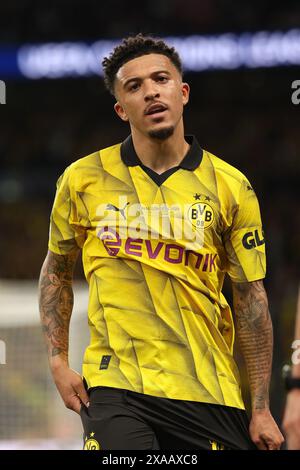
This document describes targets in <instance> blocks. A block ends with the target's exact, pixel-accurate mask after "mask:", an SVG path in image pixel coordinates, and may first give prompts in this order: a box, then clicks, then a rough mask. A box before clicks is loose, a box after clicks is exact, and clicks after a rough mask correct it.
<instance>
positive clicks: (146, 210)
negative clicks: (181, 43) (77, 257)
mask: <svg viewBox="0 0 300 470" xmlns="http://www.w3.org/2000/svg"><path fill="white" fill-rule="evenodd" d="M186 140H187V141H188V142H189V143H190V149H189V151H188V153H187V154H186V156H185V157H184V159H183V160H182V162H181V164H180V165H178V166H177V167H174V168H171V169H169V170H167V171H165V172H164V173H162V174H161V175H159V174H157V173H155V172H154V171H153V170H151V169H149V168H147V167H146V166H144V165H143V164H142V162H141V161H140V160H139V158H138V156H137V154H136V152H135V150H134V146H133V141H132V138H131V136H129V137H128V138H127V139H126V140H125V141H124V142H123V143H122V144H117V145H114V146H112V147H109V148H106V149H103V150H100V151H98V152H95V153H93V154H92V155H89V156H87V157H85V158H82V159H79V160H77V161H76V162H74V163H72V164H71V165H70V166H69V167H68V168H67V169H66V170H65V172H64V174H63V175H62V176H61V177H60V178H59V180H58V184H57V193H56V197H55V201H54V205H53V209H52V214H51V223H50V239H49V249H50V250H51V251H52V252H54V253H57V254H67V253H68V252H69V251H70V250H71V249H72V248H74V246H79V247H80V248H82V256H83V266H84V271H85V275H86V278H87V281H88V283H89V293H90V295H89V308H88V317H89V318H88V323H89V327H90V334H91V340H90V345H89V346H88V348H87V349H86V352H85V355H84V360H83V376H84V377H85V380H86V382H87V384H88V387H95V386H100V385H101V386H109V387H116V388H122V389H127V390H132V391H135V392H139V393H144V394H148V395H153V396H158V397H165V398H173V399H179V400H180V399H181V400H193V401H198V402H206V403H214V404H220V405H225V406H233V407H236V408H241V409H243V408H244V404H243V400H242V397H241V389H240V379H239V373H238V370H237V366H236V364H235V361H234V359H233V342H234V325H233V320H232V314H231V311H230V307H229V306H228V304H227V302H226V299H225V298H224V296H223V294H222V292H221V290H222V285H223V280H224V276H225V274H226V273H228V274H229V276H230V278H231V279H232V281H234V282H246V281H255V280H258V279H262V278H264V276H265V244H264V239H263V233H262V227H261V218H260V211H259V205H258V202H257V198H256V195H255V193H254V191H253V189H252V187H251V185H250V183H249V181H248V180H247V179H246V178H245V176H244V175H243V174H242V173H241V172H240V171H238V170H237V169H235V168H233V167H232V166H231V165H229V164H228V163H226V162H224V161H222V160H221V159H219V158H217V157H216V156H214V155H212V154H211V153H209V152H207V151H205V150H202V149H201V148H200V146H199V144H198V142H197V140H196V138H195V137H193V136H186Z"/></svg>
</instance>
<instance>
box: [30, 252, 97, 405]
mask: <svg viewBox="0 0 300 470" xmlns="http://www.w3.org/2000/svg"><path fill="white" fill-rule="evenodd" d="M77 256H78V250H76V251H75V252H72V253H70V254H68V255H57V254H55V253H53V252H51V251H49V252H48V254H47V256H46V259H45V261H44V264H43V266H42V270H41V274H40V280H39V307H40V317H41V323H42V328H43V332H44V337H45V340H46V344H47V347H48V358H49V365H50V369H51V372H52V375H53V378H54V381H55V384H56V386H57V388H58V391H59V393H60V395H61V397H62V399H63V400H64V402H65V405H66V406H67V408H70V409H72V410H74V411H76V412H79V411H80V406H81V402H83V403H85V404H87V402H88V395H87V393H86V390H85V388H84V386H83V382H82V379H81V376H80V375H79V374H78V373H77V372H75V371H73V370H72V369H70V368H69V362H68V350H69V324H70V319H71V315H72V309H73V289H72V283H73V270H74V266H75V263H76V259H77Z"/></svg>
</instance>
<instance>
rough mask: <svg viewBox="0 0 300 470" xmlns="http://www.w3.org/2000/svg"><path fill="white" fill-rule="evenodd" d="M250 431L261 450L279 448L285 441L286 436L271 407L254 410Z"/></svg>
mask: <svg viewBox="0 0 300 470" xmlns="http://www.w3.org/2000/svg"><path fill="white" fill-rule="evenodd" d="M249 432H250V437H251V439H252V441H253V442H254V444H255V445H256V446H257V447H258V449H260V450H279V449H280V447H281V445H282V443H283V442H284V437H283V435H282V434H281V432H280V430H279V428H278V426H277V424H276V423H275V421H274V419H273V417H272V415H271V413H270V410H269V409H265V410H257V411H254V412H253V414H252V419H251V422H250V427H249Z"/></svg>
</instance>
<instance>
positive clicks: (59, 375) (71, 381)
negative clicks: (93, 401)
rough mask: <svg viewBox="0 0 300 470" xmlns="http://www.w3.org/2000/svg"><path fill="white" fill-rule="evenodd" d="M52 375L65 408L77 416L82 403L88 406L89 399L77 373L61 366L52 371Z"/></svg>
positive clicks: (65, 366) (64, 365) (66, 366)
mask: <svg viewBox="0 0 300 470" xmlns="http://www.w3.org/2000/svg"><path fill="white" fill-rule="evenodd" d="M52 375H53V379H54V382H55V385H56V387H57V390H58V391H59V393H60V396H61V397H62V399H63V401H64V404H65V405H66V407H67V408H69V409H70V410H73V411H75V412H76V413H78V414H79V412H80V408H81V405H82V403H83V404H84V405H85V406H89V397H88V394H87V392H86V389H85V388H84V384H83V381H82V378H81V376H80V374H78V372H75V370H72V369H70V368H69V366H68V365H67V364H62V365H59V366H58V367H55V368H53V369H52Z"/></svg>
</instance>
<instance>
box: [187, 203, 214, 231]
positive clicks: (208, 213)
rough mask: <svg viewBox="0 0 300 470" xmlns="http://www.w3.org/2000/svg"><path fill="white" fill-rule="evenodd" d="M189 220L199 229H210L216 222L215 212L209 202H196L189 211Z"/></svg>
mask: <svg viewBox="0 0 300 470" xmlns="http://www.w3.org/2000/svg"><path fill="white" fill-rule="evenodd" d="M188 218H189V220H190V222H191V224H192V225H193V226H194V227H196V228H199V229H205V228H208V227H210V225H212V223H213V221H214V218H215V216H214V211H213V208H212V207H211V205H210V204H207V202H195V203H194V204H192V205H191V206H190V208H189V210H188Z"/></svg>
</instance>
